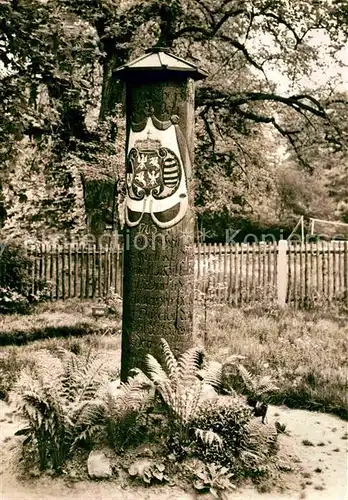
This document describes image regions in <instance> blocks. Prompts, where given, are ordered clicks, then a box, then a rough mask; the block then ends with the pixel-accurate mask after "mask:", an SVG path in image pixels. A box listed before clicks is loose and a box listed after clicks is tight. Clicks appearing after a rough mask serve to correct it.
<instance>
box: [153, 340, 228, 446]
mask: <svg viewBox="0 0 348 500" xmlns="http://www.w3.org/2000/svg"><path fill="white" fill-rule="evenodd" d="M161 341H162V346H163V355H164V365H165V367H166V370H167V371H165V370H164V369H163V368H162V366H161V364H160V363H159V362H158V361H157V359H156V358H154V357H153V356H152V355H151V354H148V355H147V358H146V366H147V371H148V374H149V377H150V379H151V380H152V381H153V383H154V384H155V387H156V389H157V390H158V392H159V393H160V395H161V397H162V398H163V401H164V403H165V405H166V407H167V410H168V414H169V420H170V428H171V429H172V432H177V433H178V435H179V440H185V439H187V438H188V432H189V429H190V426H191V423H192V421H193V420H194V418H195V416H196V414H197V411H198V409H199V407H200V406H201V405H202V403H203V401H204V400H205V395H204V389H205V388H207V387H209V388H210V390H212V392H213V394H216V392H215V390H214V387H216V386H219V384H220V379H221V365H220V364H219V363H212V362H211V363H206V364H205V365H204V366H203V368H201V357H202V351H201V350H200V349H198V348H192V349H189V350H188V351H186V352H185V353H183V354H182V355H181V356H180V357H179V359H178V360H176V359H175V357H174V355H173V353H172V351H171V349H170V347H169V345H168V343H167V341H166V340H165V339H162V340H161Z"/></svg>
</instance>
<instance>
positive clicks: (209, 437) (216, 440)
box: [195, 428, 224, 450]
mask: <svg viewBox="0 0 348 500" xmlns="http://www.w3.org/2000/svg"><path fill="white" fill-rule="evenodd" d="M195 435H196V437H198V438H199V439H200V440H201V441H202V443H203V444H204V445H205V446H211V445H212V444H216V445H217V446H218V448H219V449H220V450H222V448H223V445H224V442H223V439H222V437H221V436H219V434H217V433H216V432H214V431H212V430H209V431H205V430H203V429H198V428H196V429H195Z"/></svg>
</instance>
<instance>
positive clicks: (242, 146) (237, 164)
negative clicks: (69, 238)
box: [0, 0, 347, 237]
mask: <svg viewBox="0 0 348 500" xmlns="http://www.w3.org/2000/svg"><path fill="white" fill-rule="evenodd" d="M342 5H343V4H342V2H335V3H334V4H332V2H330V1H328V0H323V1H321V2H319V3H318V2H312V1H310V0H304V1H301V2H300V3H299V2H288V1H285V0H280V1H277V2H275V1H271V2H269V1H266V0H260V1H259V2H257V3H255V2H253V1H252V0H247V1H244V2H239V3H237V4H236V5H234V4H233V5H232V2H226V1H224V0H219V1H216V2H214V5H213V6H212V5H211V2H208V1H207V0H200V1H199V2H196V1H186V0H185V1H184V0H171V1H167V2H163V1H159V0H149V1H147V2H145V3H144V2H140V1H139V0H127V1H122V2H110V1H109V0H100V1H98V2H92V3H91V2H86V1H85V0H83V1H82V0H81V1H79V2H76V1H74V0H48V1H46V2H42V1H40V0H26V1H23V0H20V1H17V2H2V3H1V5H0V19H1V22H0V26H1V30H0V33H1V35H0V62H1V65H0V92H1V95H2V96H3V99H2V102H1V107H2V108H1V113H0V116H1V120H0V131H1V133H2V136H3V137H4V141H3V142H2V144H1V147H0V159H2V160H3V164H4V166H5V168H4V169H3V172H2V173H1V177H0V184H1V189H0V191H2V196H1V201H0V205H2V206H0V213H1V218H3V217H5V228H6V229H7V231H8V232H9V231H11V233H12V232H13V233H17V234H18V233H20V230H19V229H18V228H19V224H18V223H17V224H16V222H19V221H20V222H21V223H22V227H23V232H24V233H25V236H27V235H30V236H33V233H34V235H35V233H36V232H39V233H42V232H43V231H44V229H46V228H45V226H49V227H50V231H49V236H52V234H51V233H53V234H54V233H55V232H57V233H58V234H59V235H61V234H62V233H63V234H64V235H69V234H71V233H72V234H76V233H79V232H83V231H84V230H85V229H86V228H88V229H92V230H93V232H94V233H95V234H100V232H102V231H103V230H104V228H105V219H107V222H108V223H110V224H112V225H113V226H117V224H120V217H117V216H116V203H115V198H117V202H118V203H119V204H121V202H122V196H123V194H122V191H123V186H122V182H121V181H120V178H121V177H122V168H123V167H122V165H123V149H124V120H123V118H122V112H121V111H120V110H119V107H120V105H121V103H122V102H123V100H124V95H123V85H122V84H120V82H117V81H116V80H115V78H114V74H113V70H114V69H115V67H117V66H119V65H121V64H123V63H124V62H126V60H127V59H129V58H131V57H135V56H138V55H139V54H140V53H143V51H144V49H145V48H148V47H149V46H152V45H154V44H155V43H158V44H160V45H162V46H166V47H170V48H171V50H173V52H174V53H175V54H178V55H180V56H182V57H185V58H188V59H189V60H191V61H192V62H195V63H198V64H199V65H201V66H202V67H205V68H206V69H207V70H208V71H209V78H208V79H207V80H206V81H205V82H202V84H200V86H199V87H198V89H197V107H198V109H197V115H198V120H197V137H198V142H197V148H196V159H197V161H196V163H197V169H196V172H197V174H196V179H197V186H196V187H197V196H196V205H197V207H198V210H199V213H200V222H202V223H204V224H205V225H206V226H207V225H209V224H211V227H212V228H213V227H214V222H216V224H215V226H218V225H222V226H223V225H224V226H226V224H237V223H238V226H239V227H253V228H254V229H255V228H256V229H259V230H261V229H262V228H263V227H265V226H268V227H275V228H277V227H278V226H279V224H280V223H281V222H282V219H281V215H280V214H279V213H278V212H279V210H278V208H279V207H278V199H279V195H280V191H278V175H277V169H278V167H279V157H281V156H282V151H283V150H286V144H287V143H289V144H290V147H291V150H292V151H294V152H295V154H296V161H295V164H296V165H295V171H296V172H298V171H299V169H300V168H302V167H305V168H307V169H309V170H310V169H311V168H312V169H313V164H315V165H314V169H315V168H318V161H317V160H318V158H320V157H321V153H320V154H319V155H316V154H315V153H314V154H311V155H309V158H308V155H306V154H305V153H306V146H307V145H308V144H307V143H306V142H307V141H306V140H304V136H306V135H307V136H311V137H312V138H313V137H314V138H317V137H318V138H320V141H318V142H320V145H321V146H320V148H318V147H316V146H317V144H314V145H312V146H313V147H312V148H311V149H312V153H313V151H315V150H319V149H321V150H322V147H324V146H323V145H324V144H327V143H328V144H330V148H333V149H334V151H327V155H326V156H327V158H328V164H329V163H331V162H332V161H333V162H334V163H335V170H337V172H334V175H333V177H334V178H333V179H329V180H328V182H327V183H326V186H324V192H325V197H326V199H329V198H333V199H334V201H335V204H336V209H335V217H342V218H344V217H345V213H346V212H345V207H346V200H345V199H343V200H342V199H341V197H342V194H339V195H338V194H335V193H334V191H335V189H334V186H335V185H336V184H337V183H338V184H339V186H340V190H339V191H340V192H341V191H342V189H343V186H344V184H343V181H344V174H343V170H344V162H345V161H346V152H345V150H344V147H343V144H344V142H345V141H346V138H345V136H344V133H341V129H342V128H344V126H343V127H342V125H343V121H342V120H339V119H337V118H338V116H339V115H340V114H341V113H343V116H344V113H345V112H346V105H347V99H346V97H343V98H340V99H337V98H336V97H335V94H334V92H333V90H332V89H333V88H335V87H336V82H334V81H330V80H329V79H327V81H324V82H323V83H322V84H319V83H318V84H317V85H316V88H313V82H320V78H317V75H316V74H315V71H316V69H318V68H319V67H321V68H323V71H322V73H323V74H325V70H326V68H327V67H328V65H329V64H336V67H338V66H339V64H340V63H341V64H342V61H341V59H340V57H341V58H342V56H340V51H341V49H342V47H344V44H345V42H346V40H347V29H346V24H347V23H346V20H347V19H346V17H347V16H346V13H345V9H344V8H343V7H342ZM327 74H329V72H327ZM338 79H340V78H339V77H338ZM277 80H278V82H281V85H280V86H279V85H277V83H276V81H277ZM341 80H342V79H341ZM307 82H311V86H309V84H308V83H307ZM337 100H339V101H340V102H336V103H334V102H333V101H337ZM338 108H340V109H338ZM319 136H320V137H319ZM330 148H329V149H330ZM310 156H311V157H310ZM337 158H340V165H339V166H338V165H337V164H336V163H337V161H336V159H337ZM297 160H298V161H297ZM292 161H293V160H292ZM14 172H15V176H14V178H13V173H14ZM327 177H328V178H330V177H331V174H330V173H328V175H327ZM311 182H312V184H314V185H316V182H315V179H314V178H312V179H311ZM33 185H35V186H36V188H37V190H36V191H35V190H32V189H31V186H33ZM26 191H28V195H29V196H28V195H27V194H26ZM328 191H329V192H328ZM336 193H337V191H336ZM25 196H27V199H26V198H25ZM338 197H339V198H340V199H337V198H338ZM306 199H308V196H306ZM299 201H300V202H301V201H302V200H299ZM305 201H306V200H305ZM342 201H343V204H342ZM322 206H324V207H325V204H323V205H322ZM283 208H284V207H283ZM311 208H313V207H311ZM212 212H213V214H212ZM55 214H58V217H57V216H56V217H55ZM209 214H210V215H209ZM295 215H296V214H294V213H293V211H292V209H291V207H288V208H287V209H286V218H287V220H291V218H292V217H293V216H295ZM212 219H213V220H212ZM287 223H289V224H290V222H287ZM31 224H32V225H31ZM248 232H249V231H248ZM222 233H223V231H222V232H221V231H220V235H219V236H220V237H221V234H222Z"/></svg>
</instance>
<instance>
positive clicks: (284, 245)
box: [277, 240, 288, 306]
mask: <svg viewBox="0 0 348 500" xmlns="http://www.w3.org/2000/svg"><path fill="white" fill-rule="evenodd" d="M287 249H288V242H287V240H279V242H278V258H277V298H278V304H279V305H280V306H285V304H286V292H287V289H288V260H287Z"/></svg>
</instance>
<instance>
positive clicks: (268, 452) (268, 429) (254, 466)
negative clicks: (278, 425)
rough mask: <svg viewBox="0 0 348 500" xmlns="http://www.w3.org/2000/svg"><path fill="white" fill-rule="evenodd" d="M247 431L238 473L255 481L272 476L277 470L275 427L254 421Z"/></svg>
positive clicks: (238, 464)
mask: <svg viewBox="0 0 348 500" xmlns="http://www.w3.org/2000/svg"><path fill="white" fill-rule="evenodd" d="M245 431H246V432H245V434H244V436H243V440H242V444H241V452H240V454H239V457H238V462H237V467H236V469H237V470H236V473H237V474H238V475H239V476H244V477H252V478H254V479H258V478H260V477H268V476H270V475H271V474H272V473H274V472H275V471H276V469H277V459H276V455H277V451H278V442H277V437H278V435H277V431H276V429H275V427H274V426H271V425H267V424H262V423H261V422H259V421H257V420H255V419H253V420H251V421H250V422H248V424H247V426H246V429H245Z"/></svg>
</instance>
